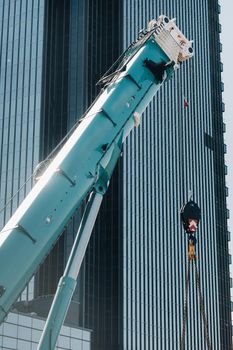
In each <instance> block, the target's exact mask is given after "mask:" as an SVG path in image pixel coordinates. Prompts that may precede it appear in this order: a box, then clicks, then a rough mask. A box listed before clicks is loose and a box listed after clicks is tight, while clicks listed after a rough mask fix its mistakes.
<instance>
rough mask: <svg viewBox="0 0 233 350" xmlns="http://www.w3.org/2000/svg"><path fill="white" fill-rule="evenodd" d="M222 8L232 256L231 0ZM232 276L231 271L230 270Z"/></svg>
mask: <svg viewBox="0 0 233 350" xmlns="http://www.w3.org/2000/svg"><path fill="white" fill-rule="evenodd" d="M219 3H220V5H221V7H222V12H221V15H220V23H221V25H222V33H221V42H222V44H223V52H222V62H223V64H224V71H223V73H222V81H223V82H224V85H225V89H224V93H223V101H224V103H225V113H224V121H225V123H226V130H227V132H226V134H225V144H226V145H227V154H226V157H225V159H226V165H227V166H228V175H227V178H226V185H227V186H228V187H229V197H228V198H227V206H228V209H229V210H230V219H229V220H228V226H229V231H230V232H231V234H232V241H231V242H230V244H229V248H230V253H231V254H232V255H233V86H232V84H233V21H232V17H233V0H219ZM231 275H232V276H233V269H232V268H231Z"/></svg>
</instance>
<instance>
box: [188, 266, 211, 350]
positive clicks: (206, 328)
mask: <svg viewBox="0 0 233 350" xmlns="http://www.w3.org/2000/svg"><path fill="white" fill-rule="evenodd" d="M193 263H194V268H195V276H196V282H197V292H198V295H199V300H200V310H201V315H202V319H203V323H204V336H205V341H206V344H207V347H208V349H210V350H211V349H212V346H211V342H210V337H209V331H208V320H207V316H206V313H205V306H204V298H203V295H202V292H201V286H200V275H199V271H198V268H197V264H196V261H195V260H194V261H193Z"/></svg>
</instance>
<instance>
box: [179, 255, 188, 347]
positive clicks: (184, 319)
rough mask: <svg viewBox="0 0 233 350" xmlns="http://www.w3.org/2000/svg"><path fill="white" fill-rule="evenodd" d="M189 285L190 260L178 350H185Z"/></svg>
mask: <svg viewBox="0 0 233 350" xmlns="http://www.w3.org/2000/svg"><path fill="white" fill-rule="evenodd" d="M189 285H190V260H188V269H187V272H186V279H185V302H184V309H183V324H182V335H181V340H180V350H184V349H185V332H186V324H187V319H188V294H189Z"/></svg>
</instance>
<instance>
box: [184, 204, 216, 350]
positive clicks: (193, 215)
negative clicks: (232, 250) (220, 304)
mask: <svg viewBox="0 0 233 350" xmlns="http://www.w3.org/2000/svg"><path fill="white" fill-rule="evenodd" d="M181 219H182V222H183V226H184V229H185V232H186V233H187V234H188V263H187V266H186V277H185V301H184V308H183V323H182V334H181V340H180V350H185V334H186V326H187V322H188V296H189V290H190V274H191V268H193V269H194V276H195V280H196V289H197V293H198V297H199V303H200V312H201V317H202V320H203V324H204V336H205V342H206V345H207V347H208V349H209V350H211V349H212V345H211V341H210V337H209V331H208V319H207V316H206V313H205V306H204V298H203V295H202V292H201V285H200V274H199V271H198V267H197V256H196V244H197V239H196V237H195V236H194V234H195V233H196V231H197V229H198V224H199V222H200V219H201V210H200V208H199V207H198V205H197V204H196V203H195V202H194V201H189V202H188V203H187V204H186V205H184V206H183V208H182V209H181Z"/></svg>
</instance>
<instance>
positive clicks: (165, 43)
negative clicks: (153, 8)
mask: <svg viewBox="0 0 233 350" xmlns="http://www.w3.org/2000/svg"><path fill="white" fill-rule="evenodd" d="M148 30H149V31H153V32H154V34H153V36H154V38H155V40H156V42H157V43H158V44H159V46H160V47H161V48H162V49H163V50H164V52H165V53H166V54H167V55H168V57H169V58H170V59H171V61H174V62H175V63H176V65H175V68H178V67H179V63H181V62H183V61H186V60H188V59H189V58H191V57H192V56H193V48H192V40H188V39H187V38H186V37H185V36H184V34H183V33H182V32H181V31H180V29H179V28H178V27H177V26H176V24H175V18H173V19H171V20H170V19H169V18H168V17H167V16H165V15H162V16H159V18H158V19H157V20H155V19H153V20H152V21H150V22H149V24H148Z"/></svg>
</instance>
